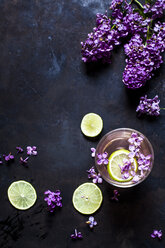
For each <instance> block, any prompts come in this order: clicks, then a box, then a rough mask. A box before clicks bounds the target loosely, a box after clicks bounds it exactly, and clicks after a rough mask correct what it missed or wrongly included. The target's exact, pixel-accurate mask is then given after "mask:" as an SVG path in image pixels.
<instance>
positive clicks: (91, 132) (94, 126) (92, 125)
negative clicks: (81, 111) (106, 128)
mask: <svg viewBox="0 0 165 248" xmlns="http://www.w3.org/2000/svg"><path fill="white" fill-rule="evenodd" d="M102 129H103V120H102V119H101V117H100V116H99V115H97V114H94V113H89V114H86V115H85V116H84V117H83V119H82V121H81V131H82V133H83V134H84V135H85V136H88V137H96V136H97V135H99V134H100V133H101V131H102Z"/></svg>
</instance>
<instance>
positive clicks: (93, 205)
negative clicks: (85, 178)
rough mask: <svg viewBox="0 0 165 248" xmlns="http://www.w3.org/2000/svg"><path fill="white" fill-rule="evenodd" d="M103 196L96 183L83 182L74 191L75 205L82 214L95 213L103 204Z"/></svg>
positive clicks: (73, 199)
mask: <svg viewBox="0 0 165 248" xmlns="http://www.w3.org/2000/svg"><path fill="white" fill-rule="evenodd" d="M102 200H103V196H102V193H101V190H100V189H99V187H98V186H96V185H95V184H94V183H84V184H81V185H80V186H79V187H78V188H77V189H76V190H75V191H74V193H73V198H72V202H73V206H74V208H75V209H76V210H77V211H79V212H80V213H81V214H93V213H94V212H96V210H98V209H99V208H100V206H101V203H102Z"/></svg>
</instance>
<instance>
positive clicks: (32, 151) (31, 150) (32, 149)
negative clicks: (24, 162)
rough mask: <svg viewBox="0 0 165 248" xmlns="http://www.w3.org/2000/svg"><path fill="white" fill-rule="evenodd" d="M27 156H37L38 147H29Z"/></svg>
mask: <svg viewBox="0 0 165 248" xmlns="http://www.w3.org/2000/svg"><path fill="white" fill-rule="evenodd" d="M27 154H28V155H33V156H36V155H37V147H36V146H27Z"/></svg>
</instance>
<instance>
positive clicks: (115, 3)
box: [110, 0, 123, 9]
mask: <svg viewBox="0 0 165 248" xmlns="http://www.w3.org/2000/svg"><path fill="white" fill-rule="evenodd" d="M122 2H123V0H112V2H111V5H110V9H116V7H118V5H121V4H122Z"/></svg>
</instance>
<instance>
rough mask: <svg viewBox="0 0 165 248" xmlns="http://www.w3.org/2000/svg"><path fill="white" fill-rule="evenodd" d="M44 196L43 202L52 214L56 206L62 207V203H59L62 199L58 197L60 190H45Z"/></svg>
mask: <svg viewBox="0 0 165 248" xmlns="http://www.w3.org/2000/svg"><path fill="white" fill-rule="evenodd" d="M44 194H45V195H46V197H45V198H44V200H45V201H46V202H47V204H48V210H49V211H50V212H54V209H55V207H56V206H57V207H62V203H61V200H62V197H61V196H60V194H61V192H60V190H56V191H55V192H52V191H50V190H47V191H45V193H44Z"/></svg>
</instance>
